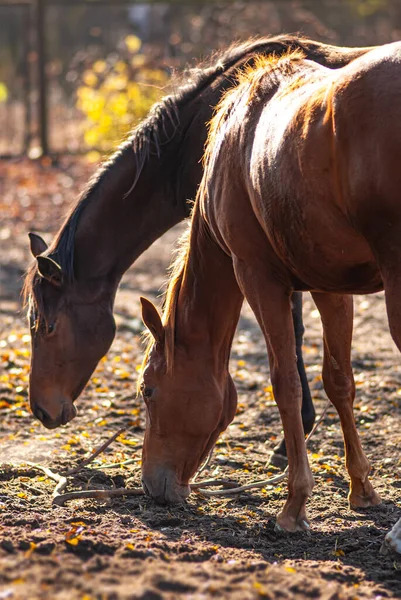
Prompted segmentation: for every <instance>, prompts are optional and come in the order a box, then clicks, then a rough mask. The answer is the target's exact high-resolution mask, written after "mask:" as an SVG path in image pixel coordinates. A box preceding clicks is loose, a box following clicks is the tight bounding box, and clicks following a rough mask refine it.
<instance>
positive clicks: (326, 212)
mask: <svg viewBox="0 0 401 600" xmlns="http://www.w3.org/2000/svg"><path fill="white" fill-rule="evenodd" d="M400 151H401V43H396V44H389V45H388V46H383V47H382V48H379V49H376V50H373V51H372V52H369V53H367V54H366V55H365V56H362V57H361V58H358V59H356V60H355V61H354V62H352V63H351V64H349V65H348V66H346V67H343V68H342V69H339V70H337V71H334V70H331V69H327V68H325V67H322V66H320V65H317V64H316V63H314V62H312V61H310V60H307V59H305V58H304V55H303V54H302V53H300V52H295V53H292V54H291V55H288V56H287V57H282V58H264V59H260V60H259V61H258V62H257V63H256V64H255V65H252V67H248V69H246V70H245V71H244V72H243V73H242V74H241V75H240V78H239V84H238V86H237V87H235V88H233V90H231V91H229V92H228V93H227V94H226V96H225V98H224V99H223V101H222V103H221V105H220V108H219V110H218V112H217V115H216V116H215V118H214V120H213V121H212V126H211V131H210V137H209V145H208V148H207V151H206V163H205V172H204V177H203V180H202V183H201V186H200V190H199V193H198V197H197V201H196V203H195V207H194V211H193V216H192V224H191V230H190V235H189V241H188V244H187V246H186V249H185V253H184V254H183V255H182V256H181V258H180V260H179V262H178V265H177V266H176V269H175V271H174V273H173V278H172V281H171V283H170V286H169V288H168V292H167V297H166V304H165V310H164V314H163V318H162V319H161V318H160V317H159V314H158V312H157V310H156V309H155V307H154V306H153V305H152V304H151V303H150V302H149V301H147V300H144V299H142V304H143V319H144V322H145V324H146V325H147V327H148V329H149V330H150V332H151V334H152V337H153V344H151V346H150V348H149V349H148V354H147V357H146V359H145V363H144V371H143V381H142V391H143V396H144V399H145V403H146V406H147V416H148V419H147V426H146V432H145V440H144V447H143V483H144V489H145V490H146V491H147V492H148V493H149V494H150V495H151V496H152V497H153V498H155V500H157V501H159V502H179V501H181V500H182V499H183V498H185V497H186V495H187V494H188V492H189V488H188V481H189V479H190V477H191V476H192V475H193V474H194V472H195V471H196V469H197V467H198V466H199V465H200V463H201V462H202V460H203V458H204V457H205V456H206V455H207V453H208V451H209V450H210V448H211V447H212V446H213V444H214V443H215V441H216V439H217V437H218V435H219V434H220V433H221V431H223V430H224V429H225V428H226V427H227V425H228V424H229V423H230V421H231V420H232V418H233V416H234V414H235V408H236V392H235V388H234V385H233V382H232V379H231V377H230V375H229V372H228V358H229V353H230V347H231V342H232V339H233V335H234V330H235V327H236V324H237V321H238V317H239V313H240V309H241V305H242V301H243V297H244V296H245V297H246V299H247V300H248V302H249V304H250V306H251V307H252V309H253V311H254V313H255V315H256V317H257V319H258V322H259V324H260V326H261V328H262V331H263V334H264V337H265V340H266V346H267V350H268V355H269V362H270V371H271V379H272V384H273V390H274V396H275V399H276V402H277V405H278V408H279V411H280V415H281V419H282V422H283V427H284V433H285V440H286V444H287V452H288V460H289V480H288V500H287V502H286V504H285V506H284V509H283V510H282V512H281V513H280V515H279V516H278V524H279V526H281V527H282V528H283V529H286V530H289V531H295V530H298V529H304V528H306V527H308V522H307V517H306V510H305V506H306V501H307V498H308V496H309V495H310V494H311V492H312V488H313V484H314V482H313V477H312V473H311V471H310V468H309V464H308V458H307V453H306V447H305V440H304V431H303V427H302V420H301V398H302V391H301V385H300V379H299V375H298V373H297V365H296V355H295V347H296V346H295V337H294V328H293V323H292V319H291V306H290V298H291V294H292V292H293V291H294V290H310V291H311V292H312V295H313V298H314V300H315V302H316V305H317V307H318V309H319V312H320V314H321V318H322V323H323V330H324V364H323V382H324V387H325V390H326V392H327V395H328V397H329V398H330V400H331V401H332V403H333V404H334V405H335V407H336V409H337V411H338V413H339V416H340V421H341V426H342V430H343V435H344V442H345V450H346V467H347V470H348V473H349V476H350V480H351V483H350V493H349V501H350V504H351V506H354V507H368V506H374V505H376V504H378V503H379V502H380V498H379V496H378V495H377V493H376V492H375V491H374V489H373V487H372V484H371V483H370V481H369V478H368V475H369V471H370V464H369V461H368V460H367V458H366V456H365V454H364V452H363V450H362V446H361V443H360V439H359V436H358V432H357V429H356V425H355V420H354V415H353V401H354V397H355V385H354V378H353V373H352V367H351V360H350V353H351V338H352V325H353V304H352V295H351V294H366V293H373V292H376V291H379V290H381V289H383V288H384V290H385V296H386V304H387V312H388V319H389V324H390V330H391V334H392V336H393V339H394V341H395V343H396V344H397V346H398V348H399V349H400V350H401V305H400V296H401V203H400V199H399V195H400V189H401V168H400V164H399V163H400Z"/></svg>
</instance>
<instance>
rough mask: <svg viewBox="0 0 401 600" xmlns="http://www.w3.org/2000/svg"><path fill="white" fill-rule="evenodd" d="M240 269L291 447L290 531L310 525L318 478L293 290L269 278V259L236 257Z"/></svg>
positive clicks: (281, 519)
mask: <svg viewBox="0 0 401 600" xmlns="http://www.w3.org/2000/svg"><path fill="white" fill-rule="evenodd" d="M234 269H235V274H236V277H237V281H238V284H239V286H240V288H241V291H242V292H243V294H244V295H245V297H246V299H247V300H248V302H249V304H250V306H251V308H252V310H253V312H254V313H255V316H256V318H257V319H258V322H259V325H260V326H261V328H262V331H263V333H264V337H265V340H266V346H267V350H268V353H269V361H270V373H271V380H272V385H273V391H274V397H275V400H276V403H277V406H278V408H279V411H280V415H281V420H282V423H283V428H284V435H285V441H286V446H287V451H288V465H289V473H288V499H287V502H286V504H285V506H284V508H283V510H282V512H281V513H280V514H279V515H278V518H277V523H278V525H279V526H280V527H281V528H282V529H285V530H287V531H298V530H303V529H307V528H308V521H307V518H306V509H305V506H306V501H307V499H308V497H309V496H310V494H311V493H312V488H313V485H314V482H313V477H312V473H311V470H310V467H309V463H308V457H307V453H306V445H305V438H304V431H303V426H302V419H301V402H302V390H301V383H300V380H299V375H298V372H297V359H296V355H295V336H294V326H293V323H292V319H291V306H290V294H289V293H288V292H287V290H286V289H285V288H283V286H282V285H281V284H279V283H277V281H276V280H275V279H273V278H271V279H268V277H267V276H266V275H265V274H266V262H264V261H261V262H260V263H256V261H255V262H254V264H252V265H251V264H250V262H249V261H240V260H236V259H234ZM261 275H262V277H261Z"/></svg>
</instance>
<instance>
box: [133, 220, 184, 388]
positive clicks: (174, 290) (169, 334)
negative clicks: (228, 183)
mask: <svg viewBox="0 0 401 600" xmlns="http://www.w3.org/2000/svg"><path fill="white" fill-rule="evenodd" d="M192 223H193V221H191V218H190V217H189V219H187V228H186V230H185V231H184V233H183V234H182V235H181V237H180V239H179V240H178V243H177V250H176V255H175V257H174V260H173V262H172V263H171V265H170V267H169V283H168V286H167V290H166V292H165V294H164V298H163V315H162V323H163V326H164V332H165V340H164V348H163V350H164V357H165V361H166V371H167V372H171V370H172V368H173V361H174V347H175V316H176V310H177V301H178V296H179V293H180V289H181V284H182V282H183V279H184V275H185V271H186V268H187V263H188V255H189V240H190V237H191V230H192ZM144 341H145V344H146V346H145V354H144V357H143V361H142V370H143V367H144V366H145V364H146V363H147V361H148V357H149V354H150V352H151V350H152V348H153V345H154V339H153V336H152V334H151V333H150V332H145V334H144ZM140 383H141V378H139V379H138V392H139V387H140Z"/></svg>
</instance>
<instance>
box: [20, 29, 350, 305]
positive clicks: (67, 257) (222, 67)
mask: <svg viewBox="0 0 401 600" xmlns="http://www.w3.org/2000/svg"><path fill="white" fill-rule="evenodd" d="M296 48H301V49H303V48H304V49H305V51H307V49H309V52H310V53H312V54H316V56H317V57H320V59H321V60H329V57H330V56H331V52H332V51H331V49H330V47H326V46H325V45H324V44H320V43H319V42H311V41H310V40H307V39H304V38H301V37H299V36H292V35H279V36H275V37H265V38H260V39H250V40H248V41H247V42H244V43H241V44H234V45H233V46H231V47H230V48H228V49H227V50H226V51H224V52H220V53H216V54H215V55H213V56H212V58H211V59H210V60H209V61H208V62H207V63H204V64H201V65H199V66H198V67H197V68H195V69H191V70H189V71H188V72H187V73H186V74H184V75H183V76H182V78H181V80H179V81H178V85H179V84H181V85H180V87H178V89H176V91H175V92H174V93H173V94H171V95H169V96H167V97H165V98H164V99H162V100H161V101H160V102H158V103H157V104H155V105H154V107H153V108H152V109H151V111H150V113H149V115H148V117H147V118H146V119H145V120H144V121H143V122H142V123H141V124H140V125H138V126H137V127H136V128H135V129H134V130H133V132H132V133H131V134H130V135H129V137H128V138H127V140H126V141H125V142H123V143H122V144H121V145H120V147H119V148H118V150H117V151H116V152H115V153H114V154H113V155H112V156H111V158H109V159H108V160H107V161H106V162H105V163H103V165H102V166H101V167H100V168H99V169H98V171H97V172H96V173H95V175H94V176H93V177H92V179H91V180H90V181H89V183H88V185H87V187H86V189H85V190H84V191H83V193H82V194H81V195H80V197H79V198H78V200H77V201H76V203H75V204H74V205H73V206H72V208H71V210H70V211H69V213H68V214H67V216H66V218H65V220H64V223H63V225H62V226H61V228H60V229H59V231H58V233H57V234H56V237H55V239H54V241H53V242H52V244H51V246H50V248H49V250H48V251H47V254H48V255H49V256H51V257H52V258H54V260H56V262H57V263H58V264H59V265H60V267H61V269H62V272H63V280H64V281H66V282H67V283H68V282H72V281H73V280H74V240H75V233H76V230H77V226H78V223H79V220H80V217H81V215H82V212H83V211H84V209H85V208H86V207H87V205H88V204H89V203H90V202H91V201H92V200H93V199H94V198H96V196H97V192H99V191H100V189H101V187H102V185H103V183H104V182H105V180H106V179H107V178H108V177H109V174H110V172H111V171H112V170H114V169H115V168H116V167H117V166H118V165H120V164H121V163H122V161H123V160H126V159H127V158H130V159H132V160H133V161H134V163H133V166H134V165H135V170H134V169H133V173H134V175H133V182H132V185H131V188H130V189H129V190H128V191H127V193H129V192H131V191H132V189H133V188H134V187H135V185H136V183H137V181H138V178H139V176H140V173H141V171H142V169H143V167H144V165H145V163H146V160H147V159H148V157H149V156H150V155H151V154H156V155H159V156H160V154H161V151H162V146H163V145H164V144H167V143H168V142H169V141H170V139H171V138H172V135H174V133H175V132H176V130H177V128H178V126H179V111H180V109H181V108H182V107H184V106H185V105H186V104H188V103H190V102H191V101H192V100H194V99H195V98H196V97H198V96H199V95H200V94H202V92H203V91H204V90H205V89H206V88H208V87H209V86H210V85H211V84H213V82H214V81H215V80H216V79H217V78H218V77H219V76H226V77H229V76H230V74H229V73H228V72H229V71H230V69H232V68H233V67H235V66H236V64H237V63H238V62H239V61H241V60H244V59H245V58H246V57H247V56H248V55H249V60H251V59H252V58H253V57H252V54H253V53H261V52H264V53H272V52H274V53H282V52H285V51H287V50H289V49H296ZM339 60H341V57H339V56H337V54H336V53H335V51H334V52H333V61H334V62H335V61H339ZM172 86H173V87H175V86H177V80H175V81H174V80H173V83H172ZM168 129H169V130H171V129H172V131H173V134H171V133H170V135H169V134H168V132H167V130H168ZM38 277H39V276H38V272H37V265H36V262H35V263H33V265H32V266H31V267H30V268H29V269H28V271H27V274H26V277H25V281H24V287H23V295H24V298H25V299H28V298H29V297H30V295H31V293H32V290H33V288H34V286H35V283H36V281H37V280H38ZM38 293H39V291H38Z"/></svg>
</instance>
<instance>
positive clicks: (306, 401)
mask: <svg viewBox="0 0 401 600" xmlns="http://www.w3.org/2000/svg"><path fill="white" fill-rule="evenodd" d="M291 312H292V322H293V323H294V332H295V347H296V353H297V369H298V374H299V378H300V380H301V386H302V408H301V415H302V424H303V428H304V433H305V434H308V433H310V432H311V431H312V428H313V425H314V423H315V417H316V413H315V408H314V406H313V401H312V396H311V393H310V389H309V383H308V379H307V377H306V373H305V365H304V360H303V356H302V343H303V336H304V331H305V330H304V324H303V320H302V292H293V294H292V297H291ZM287 462H288V461H287V449H286V446H285V439H282V440H281V442H280V443H279V444H278V445H277V446H276V447H275V448H274V451H273V454H272V455H271V458H270V463H271V464H272V465H274V466H276V467H280V468H284V467H286V466H287Z"/></svg>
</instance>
